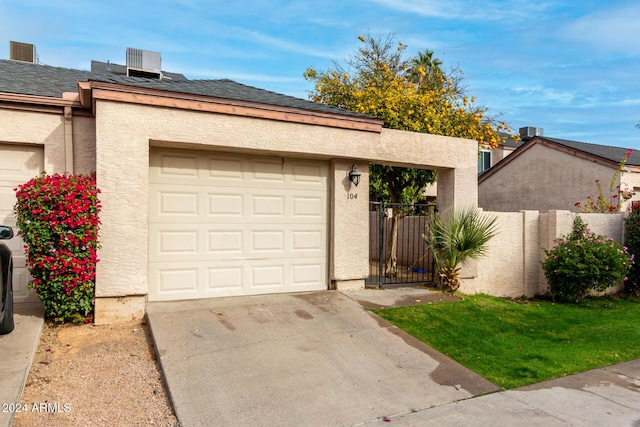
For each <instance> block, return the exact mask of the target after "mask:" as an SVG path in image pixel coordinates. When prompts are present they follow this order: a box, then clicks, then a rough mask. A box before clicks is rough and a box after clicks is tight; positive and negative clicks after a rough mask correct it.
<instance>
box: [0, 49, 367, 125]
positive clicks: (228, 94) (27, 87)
mask: <svg viewBox="0 0 640 427" xmlns="http://www.w3.org/2000/svg"><path fill="white" fill-rule="evenodd" d="M162 75H163V78H162V79H153V78H143V77H127V75H126V67H125V66H123V65H118V64H107V63H106V62H99V61H92V62H91V71H82V70H73V69H69V68H60V67H51V66H48V65H40V64H32V63H27V62H19V61H11V60H2V59H0V92H7V93H16V94H26V95H38V96H47V97H53V98H61V97H62V93H63V92H77V91H78V85H77V82H79V81H98V82H105V83H115V84H121V85H126V86H135V87H140V88H147V89H156V90H163V91H169V92H179V93H186V94H192V95H203V96H211V97H215V98H224V99H229V100H235V101H246V102H255V103H258V104H266V105H275V106H279V107H286V108H297V109H302V110H309V111H315V112H321V113H330V114H340V115H346V116H353V117H363V118H364V117H367V118H370V116H366V115H363V114H358V113H355V112H353V111H349V110H345V109H342V108H338V107H332V106H330V105H325V104H319V103H316V102H312V101H308V100H305V99H300V98H295V97H293V96H288V95H283V94H280V93H276V92H271V91H268V90H264V89H259V88H256V87H253V86H247V85H243V84H241V83H237V82H234V81H233V80H227V79H222V80H189V79H187V78H186V77H185V76H183V75H182V74H178V73H169V72H164V71H163V72H162Z"/></svg>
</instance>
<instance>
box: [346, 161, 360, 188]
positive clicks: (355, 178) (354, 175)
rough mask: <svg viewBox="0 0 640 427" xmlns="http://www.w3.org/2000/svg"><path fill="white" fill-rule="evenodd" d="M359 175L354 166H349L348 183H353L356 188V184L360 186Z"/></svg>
mask: <svg viewBox="0 0 640 427" xmlns="http://www.w3.org/2000/svg"><path fill="white" fill-rule="evenodd" d="M360 175H362V174H361V173H360V171H358V168H357V167H356V165H353V166H351V171H350V172H349V181H351V182H353V183H354V184H355V185H356V187H357V186H358V184H360Z"/></svg>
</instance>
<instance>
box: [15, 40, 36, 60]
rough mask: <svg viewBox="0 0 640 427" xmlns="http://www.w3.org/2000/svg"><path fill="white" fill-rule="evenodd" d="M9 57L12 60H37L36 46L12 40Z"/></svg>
mask: <svg viewBox="0 0 640 427" xmlns="http://www.w3.org/2000/svg"><path fill="white" fill-rule="evenodd" d="M9 59H11V60H12V61H22V62H32V63H33V62H36V47H35V46H34V45H32V44H31V43H21V42H14V41H10V42H9Z"/></svg>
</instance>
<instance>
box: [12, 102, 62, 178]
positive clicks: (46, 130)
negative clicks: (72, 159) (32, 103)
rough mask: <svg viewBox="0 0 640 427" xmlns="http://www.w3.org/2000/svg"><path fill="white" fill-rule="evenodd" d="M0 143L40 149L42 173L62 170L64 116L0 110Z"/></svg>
mask: <svg viewBox="0 0 640 427" xmlns="http://www.w3.org/2000/svg"><path fill="white" fill-rule="evenodd" d="M0 123H2V126H0V143H17V144H29V145H30V144H36V145H42V146H44V170H45V171H46V172H47V173H56V172H58V173H61V172H64V171H65V145H64V117H63V116H62V114H53V113H40V112H32V111H20V110H1V109H0Z"/></svg>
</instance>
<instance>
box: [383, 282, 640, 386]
mask: <svg viewBox="0 0 640 427" xmlns="http://www.w3.org/2000/svg"><path fill="white" fill-rule="evenodd" d="M372 311H373V312H374V313H376V314H378V315H379V316H380V317H382V318H384V319H386V320H388V321H389V322H391V323H392V324H394V325H396V326H398V327H399V328H401V329H403V330H404V331H406V332H407V333H409V334H411V335H413V336H414V337H416V338H418V339H420V340H421V341H423V342H425V343H427V344H428V345H430V346H431V347H433V348H434V349H436V350H438V351H439V352H441V353H444V354H446V355H448V356H449V357H451V358H452V359H454V360H456V361H457V362H459V363H460V364H462V365H464V366H466V367H468V368H469V369H471V370H473V371H474V372H476V373H478V374H479V375H481V376H483V377H484V378H486V379H488V380H489V381H491V382H493V383H494V384H496V385H498V386H500V387H502V388H504V389H510V388H515V387H520V386H523V385H527V384H531V383H536V382H539V381H544V380H548V379H552V378H557V377H560V376H564V375H570V374H575V373H578V372H583V371H587V370H590V369H595V368H599V367H603V366H608V365H612V364H616V363H620V362H625V361H629V360H633V359H637V358H640V298H628V299H619V298H612V297H604V298H593V299H587V300H585V301H584V302H582V303H581V304H579V305H578V304H557V303H552V302H547V301H537V300H533V301H511V300H506V299H502V298H495V297H490V296H487V295H473V296H464V297H463V300H462V301H458V302H448V303H437V304H426V305H416V306H409V307H398V308H391V309H389V308H387V309H381V310H372Z"/></svg>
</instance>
